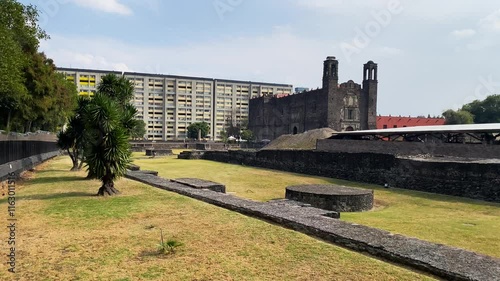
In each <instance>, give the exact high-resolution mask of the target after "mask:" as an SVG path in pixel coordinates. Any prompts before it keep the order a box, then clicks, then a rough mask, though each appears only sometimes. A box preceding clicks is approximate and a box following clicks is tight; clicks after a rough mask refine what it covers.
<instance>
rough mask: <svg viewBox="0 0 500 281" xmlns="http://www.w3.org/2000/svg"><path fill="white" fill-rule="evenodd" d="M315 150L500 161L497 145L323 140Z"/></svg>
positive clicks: (317, 144)
mask: <svg viewBox="0 0 500 281" xmlns="http://www.w3.org/2000/svg"><path fill="white" fill-rule="evenodd" d="M316 149H317V150H318V151H328V152H337V153H338V152H344V153H345V152H347V153H383V154H390V155H397V156H415V155H426V156H450V157H462V158H472V159H474V158H483V159H490V158H496V159H500V146H499V145H471V144H459V143H433V142H402V141H401V142H400V141H391V142H388V141H365V140H336V139H323V140H318V141H317V143H316Z"/></svg>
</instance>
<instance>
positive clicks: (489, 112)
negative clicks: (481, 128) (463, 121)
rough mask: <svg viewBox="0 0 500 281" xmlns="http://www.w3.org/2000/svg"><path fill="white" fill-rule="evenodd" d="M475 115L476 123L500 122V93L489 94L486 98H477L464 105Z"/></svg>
mask: <svg viewBox="0 0 500 281" xmlns="http://www.w3.org/2000/svg"><path fill="white" fill-rule="evenodd" d="M462 110H465V111H468V112H470V113H471V114H472V115H473V116H474V123H477V124H481V123H500V95H491V96H488V97H487V98H486V99H485V100H483V101H479V100H475V101H473V102H471V103H468V104H466V105H464V106H463V107H462Z"/></svg>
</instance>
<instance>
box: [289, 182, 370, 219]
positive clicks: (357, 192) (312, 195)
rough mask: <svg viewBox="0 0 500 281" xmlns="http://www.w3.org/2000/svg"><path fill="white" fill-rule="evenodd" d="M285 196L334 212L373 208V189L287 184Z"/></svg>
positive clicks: (361, 210)
mask: <svg viewBox="0 0 500 281" xmlns="http://www.w3.org/2000/svg"><path fill="white" fill-rule="evenodd" d="M285 197H286V198H287V199H290V200H294V201H299V202H305V203H309V204H311V205H312V206H314V207H317V208H320V209H325V210H331V211H336V212H363V211H369V210H371V209H372V208H373V190H368V189H360V188H352V187H347V186H339V185H333V184H329V185H320V184H313V185H296V186H289V187H287V188H286V193H285Z"/></svg>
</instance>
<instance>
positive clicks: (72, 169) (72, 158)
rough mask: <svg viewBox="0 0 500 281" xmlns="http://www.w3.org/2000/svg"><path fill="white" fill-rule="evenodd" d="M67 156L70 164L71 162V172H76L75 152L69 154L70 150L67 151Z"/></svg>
mask: <svg viewBox="0 0 500 281" xmlns="http://www.w3.org/2000/svg"><path fill="white" fill-rule="evenodd" d="M68 154H69V157H70V158H71V162H73V167H72V168H71V171H72V172H74V171H78V170H79V169H78V156H77V153H75V152H73V153H72V152H71V150H70V149H68Z"/></svg>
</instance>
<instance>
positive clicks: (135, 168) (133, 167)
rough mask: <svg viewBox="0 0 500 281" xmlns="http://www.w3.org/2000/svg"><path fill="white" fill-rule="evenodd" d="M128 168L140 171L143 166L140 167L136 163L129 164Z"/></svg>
mask: <svg viewBox="0 0 500 281" xmlns="http://www.w3.org/2000/svg"><path fill="white" fill-rule="evenodd" d="M127 169H129V170H130V171H139V170H140V169H141V167H139V166H137V165H135V164H130V165H128V167H127Z"/></svg>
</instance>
